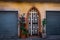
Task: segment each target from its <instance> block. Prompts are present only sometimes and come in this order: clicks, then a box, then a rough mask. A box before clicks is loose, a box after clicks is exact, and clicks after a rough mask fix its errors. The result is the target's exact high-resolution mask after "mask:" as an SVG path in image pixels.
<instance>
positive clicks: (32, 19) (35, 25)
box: [27, 7, 41, 36]
mask: <svg viewBox="0 0 60 40" xmlns="http://www.w3.org/2000/svg"><path fill="white" fill-rule="evenodd" d="M40 18H41V17H40V13H39V11H38V10H37V8H35V7H32V8H31V9H30V10H29V12H28V13H27V24H28V26H27V29H28V34H29V36H39V34H40V33H41V20H40Z"/></svg>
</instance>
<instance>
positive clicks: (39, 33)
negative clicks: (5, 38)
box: [26, 7, 42, 37]
mask: <svg viewBox="0 0 60 40" xmlns="http://www.w3.org/2000/svg"><path fill="white" fill-rule="evenodd" d="M32 9H35V10H37V8H36V7H32V8H30V9H29V11H31V10H32ZM29 11H28V12H27V16H26V29H27V30H28V16H29ZM37 12H38V15H39V20H38V26H39V28H38V36H40V37H41V36H42V26H41V14H40V12H39V10H37ZM27 35H28V37H29V34H27Z"/></svg>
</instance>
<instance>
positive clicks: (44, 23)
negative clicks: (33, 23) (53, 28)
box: [42, 18, 46, 26]
mask: <svg viewBox="0 0 60 40" xmlns="http://www.w3.org/2000/svg"><path fill="white" fill-rule="evenodd" d="M42 25H43V26H45V25H46V19H45V18H44V19H43V21H42Z"/></svg>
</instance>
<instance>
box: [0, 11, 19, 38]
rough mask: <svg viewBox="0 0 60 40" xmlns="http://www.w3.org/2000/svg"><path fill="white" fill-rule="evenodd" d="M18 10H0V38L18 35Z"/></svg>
mask: <svg viewBox="0 0 60 40" xmlns="http://www.w3.org/2000/svg"><path fill="white" fill-rule="evenodd" d="M17 27H18V11H0V38H11V37H13V38H16V37H17V35H18V28H17Z"/></svg>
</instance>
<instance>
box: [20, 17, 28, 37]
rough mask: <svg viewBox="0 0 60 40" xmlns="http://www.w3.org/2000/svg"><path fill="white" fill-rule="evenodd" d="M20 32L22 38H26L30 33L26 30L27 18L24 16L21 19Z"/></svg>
mask: <svg viewBox="0 0 60 40" xmlns="http://www.w3.org/2000/svg"><path fill="white" fill-rule="evenodd" d="M20 31H21V38H26V37H27V33H28V32H27V30H26V28H25V18H24V17H23V16H22V17H21V19H20Z"/></svg>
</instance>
